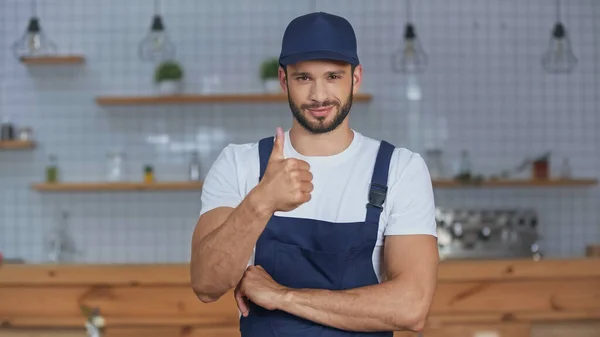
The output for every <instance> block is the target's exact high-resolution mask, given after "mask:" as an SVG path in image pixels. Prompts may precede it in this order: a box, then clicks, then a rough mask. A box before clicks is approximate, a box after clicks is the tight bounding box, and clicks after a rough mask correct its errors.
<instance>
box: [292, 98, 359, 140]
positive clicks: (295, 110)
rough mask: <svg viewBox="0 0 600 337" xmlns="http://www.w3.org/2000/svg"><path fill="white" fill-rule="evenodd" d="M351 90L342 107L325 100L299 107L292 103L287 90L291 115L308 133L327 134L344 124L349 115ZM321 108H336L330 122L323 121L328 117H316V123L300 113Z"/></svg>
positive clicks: (339, 104)
mask: <svg viewBox="0 0 600 337" xmlns="http://www.w3.org/2000/svg"><path fill="white" fill-rule="evenodd" d="M352 89H354V88H352ZM352 89H350V94H349V95H348V99H347V100H346V102H345V104H344V105H342V103H341V102H339V101H329V100H326V101H323V102H316V103H313V104H303V105H301V106H298V105H297V104H296V103H294V101H293V100H292V98H291V97H290V94H289V90H288V101H289V104H290V109H291V110H292V114H293V115H294V117H295V118H296V120H297V121H298V123H299V124H300V125H302V127H303V128H305V129H306V130H308V132H310V133H313V134H321V133H327V132H330V131H333V130H335V129H336V128H337V127H338V126H340V124H342V122H344V120H345V119H346V117H347V116H348V114H349V113H350V109H351V108H352V98H353V95H352ZM321 107H334V108H337V110H338V111H337V113H336V115H335V116H334V117H333V120H332V121H331V122H329V123H327V122H326V121H325V119H326V118H327V117H329V116H324V117H317V118H316V119H317V122H314V121H311V120H310V119H309V118H307V116H305V115H304V114H303V113H302V111H306V109H317V108H321Z"/></svg>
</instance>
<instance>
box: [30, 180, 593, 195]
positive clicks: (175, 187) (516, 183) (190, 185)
mask: <svg viewBox="0 0 600 337" xmlns="http://www.w3.org/2000/svg"><path fill="white" fill-rule="evenodd" d="M597 184H598V181H597V180H596V179H556V180H547V181H543V180H540V181H538V180H499V181H486V182H482V183H480V184H466V183H460V182H456V181H453V180H433V187H434V188H496V187H522V188H527V187H536V188H537V187H540V188H541V187H584V186H594V185H597ZM32 188H33V189H34V190H37V191H40V192H102V191H193V190H201V189H202V182H201V181H163V182H154V183H144V182H59V183H39V184H33V185H32Z"/></svg>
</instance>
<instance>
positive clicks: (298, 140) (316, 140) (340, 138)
mask: <svg viewBox="0 0 600 337" xmlns="http://www.w3.org/2000/svg"><path fill="white" fill-rule="evenodd" d="M353 139H354V132H353V131H352V129H350V127H348V125H347V124H346V123H342V125H340V126H339V127H338V128H337V129H335V130H333V131H331V132H328V133H323V134H312V133H310V132H308V131H307V130H306V129H304V128H303V127H302V126H300V125H298V124H296V123H294V125H293V126H292V128H291V129H290V141H291V144H292V146H293V147H294V149H295V150H296V151H297V152H298V153H300V154H301V155H303V156H333V155H336V154H338V153H340V152H343V151H344V150H346V149H347V148H348V147H349V146H350V144H351V143H352V140H353Z"/></svg>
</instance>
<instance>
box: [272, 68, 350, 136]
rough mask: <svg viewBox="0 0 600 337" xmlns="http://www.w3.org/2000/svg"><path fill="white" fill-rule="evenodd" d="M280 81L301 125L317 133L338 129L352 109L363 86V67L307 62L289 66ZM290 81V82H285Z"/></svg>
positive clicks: (281, 71)
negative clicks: (353, 67)
mask: <svg viewBox="0 0 600 337" xmlns="http://www.w3.org/2000/svg"><path fill="white" fill-rule="evenodd" d="M279 75H280V79H281V80H282V83H283V85H284V89H286V90H287V92H288V99H289V104H290V108H291V110H292V113H293V115H294V117H295V118H296V120H297V121H298V123H299V124H300V125H302V127H304V128H305V129H306V130H308V131H309V132H311V133H314V134H320V133H326V132H330V131H332V130H335V129H336V128H337V127H338V126H339V125H340V124H342V123H343V122H344V120H345V119H346V117H347V116H348V113H350V108H351V107H352V96H353V93H354V90H357V89H358V87H359V84H360V77H361V76H360V75H361V68H360V66H358V67H357V69H355V72H354V74H353V73H352V66H351V65H350V64H347V63H341V62H334V61H320V60H319V61H305V62H300V63H297V64H294V65H288V66H287V77H286V76H285V73H284V72H283V70H280V74H279ZM286 79H287V82H286Z"/></svg>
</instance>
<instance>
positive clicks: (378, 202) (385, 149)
mask: <svg viewBox="0 0 600 337" xmlns="http://www.w3.org/2000/svg"><path fill="white" fill-rule="evenodd" d="M393 153H394V145H392V144H390V143H388V142H386V141H385V140H382V141H381V143H380V145H379V151H378V152H377V159H375V168H374V169H373V177H372V178H371V187H370V189H369V202H368V203H367V217H366V222H367V223H370V224H374V225H378V224H379V216H380V215H381V211H383V203H384V202H385V197H386V194H387V190H388V186H387V183H388V173H389V169H390V161H391V159H392V154H393Z"/></svg>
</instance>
